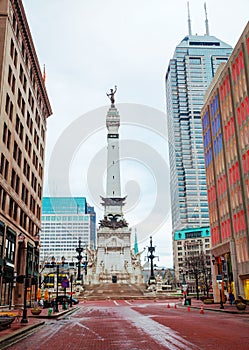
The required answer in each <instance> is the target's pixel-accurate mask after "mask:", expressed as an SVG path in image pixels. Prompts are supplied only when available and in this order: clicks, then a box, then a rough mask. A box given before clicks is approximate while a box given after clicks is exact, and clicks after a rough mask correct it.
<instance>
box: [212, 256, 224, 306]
mask: <svg viewBox="0 0 249 350" xmlns="http://www.w3.org/2000/svg"><path fill="white" fill-rule="evenodd" d="M223 259H224V258H223ZM212 263H213V264H217V267H218V275H217V276H216V281H217V284H218V289H219V291H220V309H224V305H223V300H222V265H221V264H222V258H219V257H218V258H217V260H216V257H215V256H214V255H213V256H212Z"/></svg>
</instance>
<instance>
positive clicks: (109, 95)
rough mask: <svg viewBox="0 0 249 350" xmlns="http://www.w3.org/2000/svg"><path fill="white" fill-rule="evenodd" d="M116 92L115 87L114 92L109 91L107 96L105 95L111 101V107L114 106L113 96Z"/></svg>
mask: <svg viewBox="0 0 249 350" xmlns="http://www.w3.org/2000/svg"><path fill="white" fill-rule="evenodd" d="M116 91H117V86H116V85H115V90H113V89H110V93H109V94H108V93H106V95H107V97H109V99H110V101H111V104H112V106H114V104H115V99H114V95H115V93H116Z"/></svg>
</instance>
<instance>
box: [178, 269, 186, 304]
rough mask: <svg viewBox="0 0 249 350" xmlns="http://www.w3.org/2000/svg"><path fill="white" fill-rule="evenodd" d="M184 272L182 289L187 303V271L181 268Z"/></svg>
mask: <svg viewBox="0 0 249 350" xmlns="http://www.w3.org/2000/svg"><path fill="white" fill-rule="evenodd" d="M179 272H181V273H182V290H183V295H184V305H187V289H188V285H187V283H186V280H185V273H184V272H183V271H182V270H181V271H179Z"/></svg>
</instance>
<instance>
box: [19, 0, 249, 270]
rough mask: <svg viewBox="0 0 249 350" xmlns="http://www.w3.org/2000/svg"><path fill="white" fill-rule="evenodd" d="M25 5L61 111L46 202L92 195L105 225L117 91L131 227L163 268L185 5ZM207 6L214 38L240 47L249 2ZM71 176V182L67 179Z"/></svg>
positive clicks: (159, 0) (177, 0)
mask: <svg viewBox="0 0 249 350" xmlns="http://www.w3.org/2000/svg"><path fill="white" fill-rule="evenodd" d="M23 3H24V7H25V10H26V15H27V17H28V21H29V25H30V29H31V33H32V36H33V40H34V43H35V47H36V50H37V54H38V58H39V61H40V65H41V67H43V64H45V65H46V74H47V79H46V86H47V90H48V95H49V98H50V101H51V105H52V109H53V116H52V117H50V118H49V120H48V125H47V149H46V184H45V192H44V195H64V194H66V195H68V194H69V193H70V194H72V195H83V196H86V197H87V199H88V201H89V203H90V204H92V205H94V206H95V208H96V210H97V213H98V219H100V218H101V215H102V212H101V208H100V207H99V199H98V198H99V197H98V196H99V195H100V194H101V195H103V194H104V193H103V191H104V187H105V181H104V179H105V169H104V165H103V161H104V162H105V157H106V154H105V148H106V135H105V133H106V131H105V114H106V111H107V108H108V104H109V101H108V99H107V97H106V92H107V91H108V90H109V89H110V88H111V87H113V86H114V85H115V84H116V85H118V92H117V103H118V109H119V111H120V115H121V121H122V122H123V125H121V130H120V131H121V140H122V139H123V141H125V142H124V144H123V150H122V144H121V157H122V159H123V160H122V162H121V167H122V187H123V192H124V194H128V198H130V199H129V200H128V199H127V217H128V221H129V223H130V224H131V226H132V227H133V228H134V227H137V231H138V232H137V233H138V240H139V242H140V246H139V248H140V250H141V249H142V248H143V246H145V245H147V244H148V243H149V241H148V236H149V235H150V234H153V237H154V242H155V244H156V245H157V248H156V249H157V250H156V252H157V254H158V255H160V263H161V264H164V265H166V266H172V252H171V244H172V243H171V225H170V214H169V194H168V192H169V183H168V172H167V170H168V160H167V131H166V120H165V119H166V117H165V115H164V112H165V104H166V102H165V89H164V76H165V72H166V69H167V66H168V62H169V59H170V58H171V57H172V55H173V53H174V49H175V46H176V45H177V44H178V43H179V42H180V41H181V40H182V39H183V38H184V36H185V35H187V34H188V27H187V2H186V1H185V0H174V1H171V0H153V1H152V0H126V1H124V0H123V1H121V0H115V1H114V0H91V1H86V0H71V1H69V0H35V1H34V0H23ZM189 3H190V12H191V20H192V32H193V34H195V33H198V34H199V35H202V34H204V33H205V13H204V6H203V4H204V2H203V1H201V0H190V1H189ZM206 4H207V11H208V19H209V27H210V34H211V35H214V36H216V37H218V38H219V39H221V40H223V41H225V42H227V43H228V44H230V45H232V46H234V45H235V44H236V42H237V41H238V39H239V37H240V35H241V33H242V31H243V29H244V27H245V25H246V23H247V21H248V13H249V1H248V0H237V1H236V2H233V1H230V0H207V1H206ZM134 111H136V112H135V114H134ZM132 115H133V116H132ZM81 133H82V136H81ZM76 140H77V142H76ZM124 150H125V151H124ZM128 150H131V151H130V154H129V152H128ZM134 150H137V154H136V153H135V152H134ZM122 152H123V153H122ZM145 155H149V156H148V157H147V159H146V156H145ZM67 157H69V159H67ZM51 162H52V165H51ZM96 164H97V165H98V167H97V168H95V167H96ZM55 165H56V166H55ZM66 165H68V168H67V169H65V166H66ZM56 169H58V171H56ZM65 172H66V175H65V174H64V173H65ZM62 174H63V176H60V175H62ZM96 174H98V175H99V174H101V177H99V176H97V175H96ZM65 176H66V178H67V182H68V183H67V184H66V185H65V184H63V182H62V183H61V182H60V180H61V181H65ZM48 179H49V180H48ZM163 184H165V187H164V186H163ZM99 192H101V193H99ZM160 207H161V209H160ZM163 217H164V219H162V218H163ZM141 223H143V225H142V224H141Z"/></svg>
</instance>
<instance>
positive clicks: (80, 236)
mask: <svg viewBox="0 0 249 350" xmlns="http://www.w3.org/2000/svg"><path fill="white" fill-rule="evenodd" d="M79 240H81V243H82V245H83V246H84V247H89V248H95V245H96V214H95V211H94V208H93V207H90V206H89V205H88V204H87V201H86V198H85V197H43V199H42V231H41V250H40V261H41V263H44V262H50V261H51V260H52V257H54V258H55V259H56V260H57V261H61V258H62V257H64V258H65V260H66V261H68V262H69V261H75V262H77V261H78V260H77V259H76V255H77V253H76V248H77V247H78V245H79Z"/></svg>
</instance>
